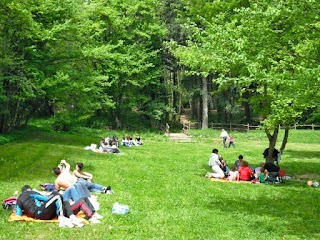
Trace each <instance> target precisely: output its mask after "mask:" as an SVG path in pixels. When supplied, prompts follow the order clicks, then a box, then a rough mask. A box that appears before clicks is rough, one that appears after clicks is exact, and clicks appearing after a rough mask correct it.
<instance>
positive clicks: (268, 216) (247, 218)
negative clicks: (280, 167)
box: [208, 183, 320, 239]
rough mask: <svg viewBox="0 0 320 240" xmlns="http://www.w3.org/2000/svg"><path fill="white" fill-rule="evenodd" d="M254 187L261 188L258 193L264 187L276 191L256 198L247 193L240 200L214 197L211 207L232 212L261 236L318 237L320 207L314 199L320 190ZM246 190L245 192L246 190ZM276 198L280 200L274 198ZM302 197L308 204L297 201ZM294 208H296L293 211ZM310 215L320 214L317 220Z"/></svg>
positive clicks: (265, 190) (230, 197)
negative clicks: (311, 213)
mask: <svg viewBox="0 0 320 240" xmlns="http://www.w3.org/2000/svg"><path fill="white" fill-rule="evenodd" d="M226 184H228V183H226ZM250 186H251V187H258V189H257V191H261V188H260V187H262V188H264V187H267V188H268V189H264V190H263V191H264V192H265V193H267V192H268V191H273V193H271V194H270V196H268V194H265V195H263V194H261V196H256V195H255V196H254V197H248V196H247V194H246V193H243V194H241V195H240V197H239V198H235V196H232V195H230V196H229V197H221V196H220V198H214V200H213V201H211V202H210V203H209V205H208V208H209V209H213V210H215V211H216V210H218V211H221V212H225V211H226V210H227V209H229V210H231V211H232V212H234V216H233V217H234V218H239V221H241V222H242V224H243V226H244V227H248V226H249V227H250V228H251V227H252V228H254V229H259V232H260V233H268V232H270V233H273V232H274V233H277V232H279V231H280V232H281V233H282V236H279V238H281V237H285V236H286V237H288V236H295V237H296V238H295V239H308V238H309V239H310V238H314V237H316V236H318V235H317V234H318V233H319V229H318V226H319V224H320V221H319V220H318V218H317V217H316V216H317V214H318V212H319V207H314V204H315V202H314V196H315V194H317V193H316V192H317V189H313V190H314V193H312V194H308V193H309V192H310V189H306V188H302V187H300V188H295V189H291V190H290V191H289V189H287V188H285V187H284V185H282V187H280V186H281V185H276V186H275V185H269V186H266V185H264V186H262V185H260V186H254V185H250ZM278 187H280V188H278ZM243 188H244V189H245V187H243ZM230 191H232V190H230ZM275 195H277V196H279V198H278V199H274V197H275ZM301 195H305V198H304V199H305V200H304V202H295V200H297V201H299V198H300V197H298V196H301ZM295 196H296V197H295ZM292 205H294V206H295V207H294V208H293V207H292ZM293 209H294V211H293ZM310 212H314V214H315V215H316V216H315V217H314V219H310ZM264 220H265V222H264ZM270 220H271V222H270ZM302 222H304V223H305V224H302ZM279 229H281V230H279ZM271 235H272V234H271ZM281 239H282V238H281Z"/></svg>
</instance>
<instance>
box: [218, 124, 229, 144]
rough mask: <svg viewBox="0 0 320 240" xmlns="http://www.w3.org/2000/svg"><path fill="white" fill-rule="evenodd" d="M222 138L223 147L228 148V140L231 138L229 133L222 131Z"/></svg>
mask: <svg viewBox="0 0 320 240" xmlns="http://www.w3.org/2000/svg"><path fill="white" fill-rule="evenodd" d="M220 137H221V138H222V142H223V146H224V147H225V148H227V139H228V138H229V135H228V133H227V131H226V130H224V129H222V130H221V133H220Z"/></svg>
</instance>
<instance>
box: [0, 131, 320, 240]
mask: <svg viewBox="0 0 320 240" xmlns="http://www.w3.org/2000/svg"><path fill="white" fill-rule="evenodd" d="M112 134H117V135H118V136H119V137H122V135H123V134H125V133H124V132H110V133H108V134H107V133H106V132H103V131H97V130H88V129H82V130H81V131H78V132H73V133H72V134H63V133H54V132H49V131H44V130H40V129H36V128H35V129H32V130H28V131H25V132H19V134H18V135H17V136H18V138H16V139H17V140H16V141H12V142H11V143H8V144H5V145H2V146H0V166H1V174H0V181H1V184H0V199H5V198H6V197H9V196H11V195H12V194H13V192H14V191H15V190H20V189H21V187H22V186H23V185H24V184H30V185H32V186H35V187H37V186H38V185H39V184H40V183H44V182H54V179H55V176H54V175H53V173H52V168H53V167H55V166H56V165H57V164H58V163H59V161H60V160H61V159H66V160H67V161H68V162H70V163H71V165H72V166H74V165H75V163H77V162H83V163H84V164H85V170H86V171H88V172H91V173H93V174H94V176H95V181H96V182H97V183H100V184H104V185H111V186H112V187H113V189H114V191H115V194H113V195H99V196H98V201H99V202H100V206H101V210H100V211H99V213H100V214H102V215H103V216H105V218H104V219H103V220H102V223H101V224H99V225H88V226H85V227H84V228H80V229H59V227H58V225H57V224H52V223H47V224H41V223H24V222H13V223H9V222H8V221H7V220H8V217H9V215H10V213H9V211H5V210H1V211H0V216H1V218H0V219H1V222H0V231H1V232H0V239H34V238H36V239H48V238H49V239H166V240H167V239H319V238H320V230H319V226H320V220H319V213H320V205H319V204H318V199H319V191H320V188H310V187H307V185H306V181H307V180H309V179H310V178H312V179H311V180H318V181H319V180H320V175H318V174H319V170H320V161H319V160H320V132H319V131H318V132H317V131H291V132H290V137H289V143H288V145H287V148H286V151H285V153H284V155H283V158H282V163H281V165H282V167H283V168H284V169H286V171H287V174H288V175H290V176H292V177H293V179H292V180H290V181H288V182H287V183H285V184H280V185H267V184H237V183H221V182H211V181H209V180H208V179H206V178H204V174H205V173H206V172H207V171H209V170H210V169H209V167H208V166H207V162H208V158H209V155H210V152H211V150H212V148H214V147H216V148H218V149H219V150H220V154H222V155H223V157H224V158H225V159H226V160H227V162H228V163H229V165H232V164H233V163H234V161H235V160H236V159H237V156H238V155H239V154H243V155H244V157H245V160H247V161H248V162H249V163H250V164H251V165H253V166H257V165H258V164H259V163H260V162H261V161H263V159H262V151H263V150H264V148H265V147H266V146H267V139H266V137H265V135H264V133H263V132H260V131H253V132H248V133H242V132H233V133H232V135H233V136H234V138H235V144H236V148H235V149H233V148H230V149H224V148H222V143H221V140H220V139H219V137H218V136H219V131H214V130H207V131H202V130H197V131H196V130H194V131H192V132H191V134H192V135H193V138H194V139H195V142H194V143H177V142H172V141H170V140H168V139H167V138H166V137H164V136H163V135H162V134H155V133H150V132H145V133H140V134H141V136H142V138H143V141H144V142H145V145H144V146H141V147H132V148H124V147H122V148H121V150H123V152H124V154H122V155H112V154H97V153H93V152H90V151H85V150H84V149H83V148H84V147H85V146H87V145H90V144H91V143H97V142H99V139H100V138H101V136H106V135H112ZM126 134H128V133H126ZM17 136H16V137H17ZM115 202H120V203H123V204H127V205H129V207H130V213H129V214H128V215H112V214H111V209H112V205H113V203H115Z"/></svg>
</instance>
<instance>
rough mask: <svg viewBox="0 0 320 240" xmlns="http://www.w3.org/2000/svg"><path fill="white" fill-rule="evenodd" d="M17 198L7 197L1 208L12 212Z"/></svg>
mask: <svg viewBox="0 0 320 240" xmlns="http://www.w3.org/2000/svg"><path fill="white" fill-rule="evenodd" d="M17 199H18V198H17V197H9V198H7V199H5V200H3V202H2V207H3V209H5V210H13V209H15V208H16V203H17Z"/></svg>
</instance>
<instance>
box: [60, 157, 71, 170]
mask: <svg viewBox="0 0 320 240" xmlns="http://www.w3.org/2000/svg"><path fill="white" fill-rule="evenodd" d="M60 163H62V164H63V165H64V168H63V169H62V172H66V171H68V172H70V164H69V163H67V161H66V160H61V162H60Z"/></svg>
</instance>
